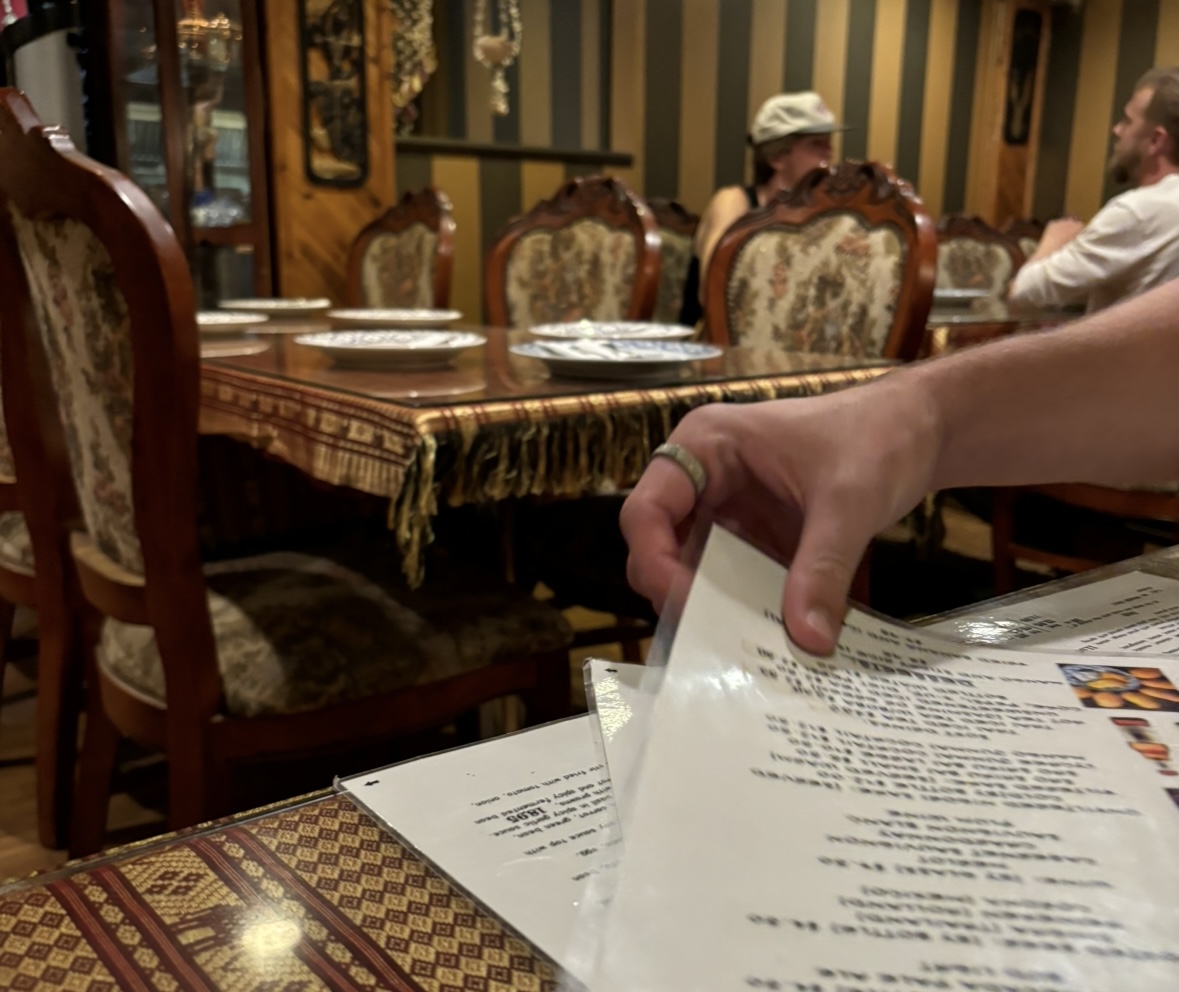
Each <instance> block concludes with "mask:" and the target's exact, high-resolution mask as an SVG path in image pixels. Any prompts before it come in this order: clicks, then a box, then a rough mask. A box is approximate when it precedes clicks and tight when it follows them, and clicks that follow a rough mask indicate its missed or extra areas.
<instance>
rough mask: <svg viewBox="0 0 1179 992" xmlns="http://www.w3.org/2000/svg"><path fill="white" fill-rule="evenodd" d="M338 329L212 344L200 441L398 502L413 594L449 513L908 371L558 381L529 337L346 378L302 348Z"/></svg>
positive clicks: (842, 361)
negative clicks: (697, 427)
mask: <svg viewBox="0 0 1179 992" xmlns="http://www.w3.org/2000/svg"><path fill="white" fill-rule="evenodd" d="M329 326H330V325H329V324H328V323H327V322H326V321H324V320H314V321H307V320H305V321H303V322H295V321H284V322H272V324H271V325H269V326H267V328H266V330H265V332H264V333H259V334H256V335H252V336H249V337H236V338H235V337H225V336H218V337H211V336H209V337H206V338H205V339H204V340H203V343H202V370H201V421H200V422H201V431H202V433H204V434H219V435H228V436H230V437H233V438H235V439H238V440H242V441H245V442H248V443H249V444H251V445H253V446H254V447H255V448H257V449H260V450H262V451H264V452H265V453H267V454H268V455H270V456H272V457H275V458H277V459H279V460H281V461H284V462H287V463H288V464H290V465H293V466H295V467H296V468H298V469H299V470H301V471H302V472H304V473H306V474H307V475H309V476H310V477H311V478H313V479H315V480H318V481H319V482H322V483H327V484H329V485H332V486H344V487H352V488H354V489H358V490H360V491H362V492H365V493H369V494H372V495H376V496H380V497H383V498H386V499H388V500H389V524H390V527H391V529H392V531H393V534H394V536H395V539H396V544H397V549H398V552H399V553H400V555H401V556H402V564H403V569H404V571H405V575H406V577H407V579H408V580H409V582H410V583H411V584H417V583H420V582H421V581H422V579H423V576H424V567H425V566H424V555H423V552H424V549H425V547H426V546H427V545H428V544H429V542H430V540H431V537H432V528H431V522H432V520H433V519H434V517H435V515H436V514H437V512H438V509H439V505H440V503H442V502H445V503H446V504H448V505H450V506H462V505H468V504H475V503H494V502H498V501H502V500H508V499H512V498H517V497H575V496H578V495H583V494H589V493H594V492H599V491H601V490H602V489H603V488H607V489H608V488H615V489H617V488H621V487H625V486H628V485H632V484H633V483H634V482H635V481H637V479H638V477H639V476H640V475H641V473H642V471H643V469H644V467H645V466H646V464H647V462H648V460H649V459H650V457H651V452H652V451H653V450H654V449H655V448H656V447H657V446H658V445H659V444H660V443H662V442H663V441H664V440H666V439H667V436H668V435H669V434H670V433H671V431H672V429H673V428H674V427H675V426H676V424H677V423H678V422H679V421H680V420H681V419H682V418H683V417H684V416H686V415H687V414H688V413H689V412H690V411H691V410H693V409H695V408H696V407H699V406H702V405H705V404H708V403H748V402H755V401H758V400H771V399H781V398H785V397H801V396H814V395H818V394H821V393H826V392H829V391H832V390H836V389H842V388H845V387H848V386H853V385H857V384H860V383H865V382H869V381H870V380H872V379H874V378H876V377H877V376H879V375H881V374H883V373H885V372H887V371H888V369H889V368H891V367H893V366H894V365H895V364H896V363H894V362H892V361H889V360H885V359H878V358H864V357H859V356H850V355H833V354H810V353H800V352H787V351H782V350H780V349H775V348H759V347H741V346H735V347H724V348H718V349H716V352H717V354H716V356H715V357H712V358H709V359H707V360H703V361H696V362H688V363H681V364H679V365H675V366H663V365H661V366H659V367H658V368H657V369H656V370H655V371H654V372H651V373H646V374H636V373H635V371H634V369H633V368H629V369H627V370H626V371H625V372H622V371H619V370H618V369H616V368H615V367H613V366H611V365H606V364H603V367H602V368H601V369H600V370H596V369H595V370H591V372H592V374H593V376H594V377H593V378H586V377H584V376H582V377H570V376H567V375H561V374H556V373H554V372H552V371H550V369H549V368H548V366H546V364H545V363H544V362H543V361H541V360H538V359H536V358H530V357H524V356H521V355H518V354H515V353H514V352H513V351H512V348H513V346H515V345H518V344H521V343H525V342H528V341H530V340H533V338H532V336H531V335H530V334H529V333H528V332H527V331H522V330H514V329H506V328H499V327H477V328H455V329H456V330H474V331H476V332H477V333H478V334H479V335H480V336H481V337H482V338H484V339H485V343H484V344H482V345H481V346H479V347H473V348H470V349H469V350H466V351H464V352H462V353H461V354H459V355H458V356H457V358H456V359H455V360H454V361H453V362H452V363H449V364H442V365H440V366H439V367H435V368H417V369H412V370H405V369H403V368H399V367H398V366H397V364H396V360H392V361H389V362H388V363H387V364H383V365H381V367H376V366H366V365H364V364H360V363H354V362H352V361H349V362H348V363H347V364H346V365H343V366H341V365H340V364H338V362H337V360H336V359H335V358H333V357H332V356H331V355H329V354H327V353H326V352H325V351H324V349H323V348H321V347H317V346H313V345H310V344H306V343H301V341H300V339H301V338H302V337H303V336H304V335H306V334H311V333H316V332H324V331H326V330H328V328H329Z"/></svg>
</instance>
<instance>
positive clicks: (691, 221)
mask: <svg viewBox="0 0 1179 992" xmlns="http://www.w3.org/2000/svg"><path fill="white" fill-rule="evenodd" d="M647 206H648V207H650V208H651V213H652V214H653V215H654V217H655V223H656V225H657V226H658V227H659V230H661V231H671V232H673V233H675V234H682V235H683V236H684V237H686V238H692V237H695V236H696V227H697V225H699V223H700V216H699V214H694V213H692V211H691V210H689V209H688V208H687V207H685V206H684V205H683V204H682V203H679V202H677V201H676V200H669V199H668V198H667V197H663V196H657V197H655V199H653V200H648V201H647Z"/></svg>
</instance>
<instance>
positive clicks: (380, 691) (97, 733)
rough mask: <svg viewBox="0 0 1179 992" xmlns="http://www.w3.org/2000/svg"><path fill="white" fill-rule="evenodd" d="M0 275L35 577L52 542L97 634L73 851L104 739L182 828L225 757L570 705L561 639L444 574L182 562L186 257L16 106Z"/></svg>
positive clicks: (188, 496) (90, 836) (98, 823)
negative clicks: (153, 751)
mask: <svg viewBox="0 0 1179 992" xmlns="http://www.w3.org/2000/svg"><path fill="white" fill-rule="evenodd" d="M0 264H2V265H3V271H2V275H3V279H4V286H5V294H4V311H3V317H2V324H0V346H2V348H3V354H2V361H0V373H2V374H3V390H4V393H5V403H6V406H7V409H8V410H9V411H10V412H12V411H19V410H26V411H32V412H33V413H35V416H34V415H26V416H25V417H24V418H23V419H22V420H20V421H19V423H17V422H13V421H12V420H11V419H10V427H11V429H12V436H13V454H14V459H15V462H16V468H17V473H18V477H20V478H21V485H20V492H21V494H22V502H23V503H24V504H25V505H24V509H25V512H26V514H27V515H28V514H29V513H30V509H33V510H34V512H33V513H32V514H31V515H30V531H31V533H32V537H33V542H34V550H35V552H36V555H37V559H38V563H39V564H38V569H37V572H38V578H40V575H41V573H42V572H44V571H45V569H43V568H42V567H41V565H40V562H41V560H42V559H43V558H45V557H46V556H50V558H51V557H52V554H53V551H54V550H57V549H59V548H60V549H61V550H63V551H64V550H65V549H66V548H67V547H68V552H69V560H70V561H71V562H72V565H73V568H74V570H75V573H76V579H77V588H78V590H79V594H78V596H77V601H78V602H79V603H84V604H85V605H86V607H87V609H88V611H89V615H90V616H93V617H94V618H95V621H96V622H95V623H94V624H93V625H92V626H93V627H94V628H95V629H94V630H93V631H92V638H93V639H92V640H91V641H90V642H89V643H90V644H91V645H92V646H93V647H94V650H93V651H92V652H90V653H89V657H90V659H91V661H90V663H89V665H88V668H89V681H90V685H89V692H88V699H87V720H86V733H85V738H84V741H83V746H82V756H81V770H80V775H79V784H78V791H77V794H76V799H75V805H74V830H73V837H72V843H71V851H72V852H73V853H74V854H83V853H87V852H88V851H91V850H93V849H95V848H96V847H97V846H99V844H100V842H101V837H102V833H103V829H104V823H105V811H106V805H107V802H106V800H107V795H108V792H109V787H110V779H111V773H112V765H113V761H114V755H115V745H116V743H117V741H118V738H119V736H120V735H125V736H128V737H132V738H135V739H136V740H138V741H140V742H142V743H144V744H147V745H149V746H154V747H158V748H160V749H162V750H163V751H164V752H165V753H166V755H167V758H168V763H169V774H170V780H171V788H170V790H169V824H170V826H171V827H173V828H179V827H183V826H186V825H188V824H192V823H195V822H198V821H200V820H203V819H206V818H209V817H211V816H214V815H218V814H221V813H224V812H227V810H228V808H229V806H230V789H229V785H230V778H229V773H228V769H229V767H230V766H231V765H232V764H234V763H236V762H240V761H243V760H246V759H263V760H264V759H266V758H268V757H273V756H278V755H294V754H299V753H307V752H317V751H322V750H324V749H327V748H332V747H337V746H344V745H352V744H357V743H363V742H368V741H375V740H383V739H388V738H391V737H394V736H396V735H400V734H409V733H415V732H418V731H421V730H423V729H426V728H433V727H438V726H441V725H443V724H446V723H449V722H451V721H454V720H456V719H458V718H459V717H464V718H465V717H466V715H467V714H469V713H470V711H471V710H473V709H474V708H475V707H477V706H479V705H480V704H482V703H483V702H485V701H488V700H491V699H494V698H497V697H501V696H504V695H509V694H520V695H522V696H523V697H524V698H525V700H526V702H527V703H528V705H529V710H528V716H529V719H531V720H540V719H549V718H553V717H557V716H560V715H563V713H565V712H566V711H567V708H568V688H569V687H568V681H569V665H568V656H567V653H566V646H567V645H568V643H569V641H570V637H571V631H570V630H569V628H568V625H567V623H566V622H565V620H564V618H563V617H561V616H560V615H559V614H557V613H555V612H554V611H553V610H551V609H550V608H549V607H547V606H546V605H545V604H542V603H538V602H537V601H536V600H534V599H532V598H531V597H526V596H521V595H519V594H516V593H512V592H511V591H510V590H507V589H505V588H500V587H495V586H494V585H491V586H488V585H485V584H482V583H477V582H474V581H468V580H467V579H466V578H465V577H462V576H456V577H454V578H453V579H450V580H449V581H447V582H446V583H444V584H443V585H442V586H441V587H435V588H434V589H432V590H431V589H422V590H417V591H414V592H410V591H409V590H408V589H406V588H405V587H404V586H403V585H402V584H401V583H400V580H399V579H398V577H397V576H396V574H395V573H397V572H398V571H399V563H398V562H397V561H396V560H395V559H394V558H392V556H378V557H377V558H375V559H374V557H373V556H372V555H371V554H369V555H368V556H367V557H366V556H365V555H364V554H363V550H364V549H361V551H360V552H353V553H351V554H345V553H343V552H340V553H338V554H337V553H336V552H335V551H333V553H332V555H331V556H330V557H327V556H315V555H310V554H297V553H278V554H269V555H264V556H259V557H256V558H248V559H231V560H228V561H221V562H218V563H216V565H213V566H203V565H202V562H201V559H200V555H199V547H198V536H197V520H196V511H197V443H196V440H197V415H198V409H199V392H198V385H199V382H198V379H199V361H200V358H199V344H198V334H197V328H196V324H195V319H194V315H193V309H194V307H193V304H194V300H193V288H192V281H191V278H190V276H189V273H188V270H187V266H186V262H185V258H184V254H183V252H182V251H181V248H180V245H179V243H178V242H177V240H176V237H175V235H174V234H173V232H172V229H171V228H170V227H169V226H168V224H167V223H166V222H165V221H164V219H163V218H162V217H161V216H160V214H159V212H158V211H157V210H156V208H155V207H154V206H153V205H152V203H151V202H150V200H149V199H148V198H147V196H146V194H144V193H143V192H142V191H141V190H140V189H139V188H138V187H136V186H135V185H134V184H133V183H131V182H130V181H129V180H128V179H126V178H125V177H124V176H122V175H121V174H119V173H117V172H115V171H113V170H111V169H107V168H105V167H102V166H99V165H98V164H96V163H94V162H92V161H91V160H90V159H88V158H86V157H85V156H83V155H81V154H80V153H78V152H77V151H76V150H75V149H74V148H73V146H72V144H71V143H70V141H69V139H68V137H66V135H65V134H64V133H62V132H61V131H59V130H58V129H56V128H47V127H43V126H42V125H41V123H40V121H38V120H37V118H36V116H35V114H34V113H33V111H32V109H31V107H30V106H29V104H28V103H27V101H26V100H25V99H24V97H23V96H22V95H20V94H19V93H17V92H16V91H15V90H4V91H0ZM14 300H15V302H13V301H14ZM18 426H19V428H20V430H19V432H18V431H17V427H18ZM18 433H19V434H20V443H19V444H18V443H17V435H18ZM42 502H44V503H46V504H48V505H50V506H51V507H52V512H53V514H54V517H55V519H54V520H53V521H52V522H51V524H50V529H51V533H50V538H49V544H48V546H46V545H43V544H41V543H38V540H39V538H40V537H41V536H42V535H43V529H42V528H41V526H40V522H41V521H43V520H44V519H45V515H46V514H45V511H44V509H43V508H42V507H41V506H39V504H41V503H42ZM34 522H37V525H36V526H35V525H34ZM55 541H56V543H55ZM43 550H44V554H43Z"/></svg>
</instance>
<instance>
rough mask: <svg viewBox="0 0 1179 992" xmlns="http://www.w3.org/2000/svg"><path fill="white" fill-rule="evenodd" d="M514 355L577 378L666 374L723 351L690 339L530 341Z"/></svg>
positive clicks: (514, 351) (519, 347)
mask: <svg viewBox="0 0 1179 992" xmlns="http://www.w3.org/2000/svg"><path fill="white" fill-rule="evenodd" d="M511 352H512V354H514V355H522V356H523V357H525V358H538V359H540V360H541V361H542V362H544V363H545V364H546V365H547V366H548V367H549V370H550V371H551V372H553V373H555V374H556V375H564V376H570V377H572V378H577V379H618V378H623V377H631V376H641V375H664V374H666V373H667V372H671V371H674V370H675V369H677V368H680V367H682V366H684V365H686V364H687V363H689V362H699V361H702V360H703V359H706V358H717V357H719V356H720V355H722V354H724V353H723V352H722V351H721V349H720V348H717V347H716V346H715V345H711V344H693V343H692V342H689V341H593V340H589V341H587V340H581V341H528V342H526V343H525V344H516V345H512V347H511Z"/></svg>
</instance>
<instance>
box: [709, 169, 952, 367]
mask: <svg viewBox="0 0 1179 992" xmlns="http://www.w3.org/2000/svg"><path fill="white" fill-rule="evenodd" d="M936 252H937V245H936V239H935V235H934V230H933V223H932V221H931V220H930V218H929V215H928V214H927V213H926V211H925V208H924V206H923V205H922V203H921V201H920V200H919V199H918V198H917V196H916V194H915V193H914V192H913V189H912V187H911V186H909V184H908V183H906V182H905V181H904V180H901V179H898V178H897V177H896V176H894V175H893V174H892V172H891V171H890V170H888V169H887V168H886V167H884V166H881V165H878V164H876V163H873V162H854V161H846V162H841V163H840V164H839V165H837V166H832V167H830V168H827V169H815V170H814V171H812V172H810V173H808V174H807V175H806V176H804V177H803V179H802V180H801V181H800V182H799V183H798V185H797V186H795V188H794V189H793V190H791V191H789V192H786V193H782V194H780V195H779V196H778V197H776V198H775V199H773V200H771V201H770V202H769V203H767V204H766V205H765V206H764V207H760V208H758V209H756V210H751V211H750V212H749V213H747V214H746V215H745V216H743V217H742V218H740V219H739V220H738V221H736V222H735V223H734V224H733V225H732V227H730V228H729V229H728V231H726V232H725V234H724V235H723V236H722V237H721V240H720V242H719V243H718V244H717V248H716V251H715V253H714V255H713V260H712V263H711V264H710V266H709V270H708V273H707V275H706V277H705V278H706V282H705V303H704V319H705V331H706V334H707V335H708V337H709V338H710V339H711V340H713V341H715V342H718V343H722V344H730V343H731V344H741V345H761V346H767V347H774V348H784V349H788V350H793V351H812V352H826V353H833V354H844V355H854V356H858V357H865V356H869V357H881V356H883V357H887V358H900V359H905V360H908V359H912V358H914V357H916V355H917V352H918V350H919V349H920V347H921V341H922V338H923V336H924V333H925V320H926V317H927V316H928V314H929V308H930V304H931V302H932V297H933V282H934V267H935V260H936Z"/></svg>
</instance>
